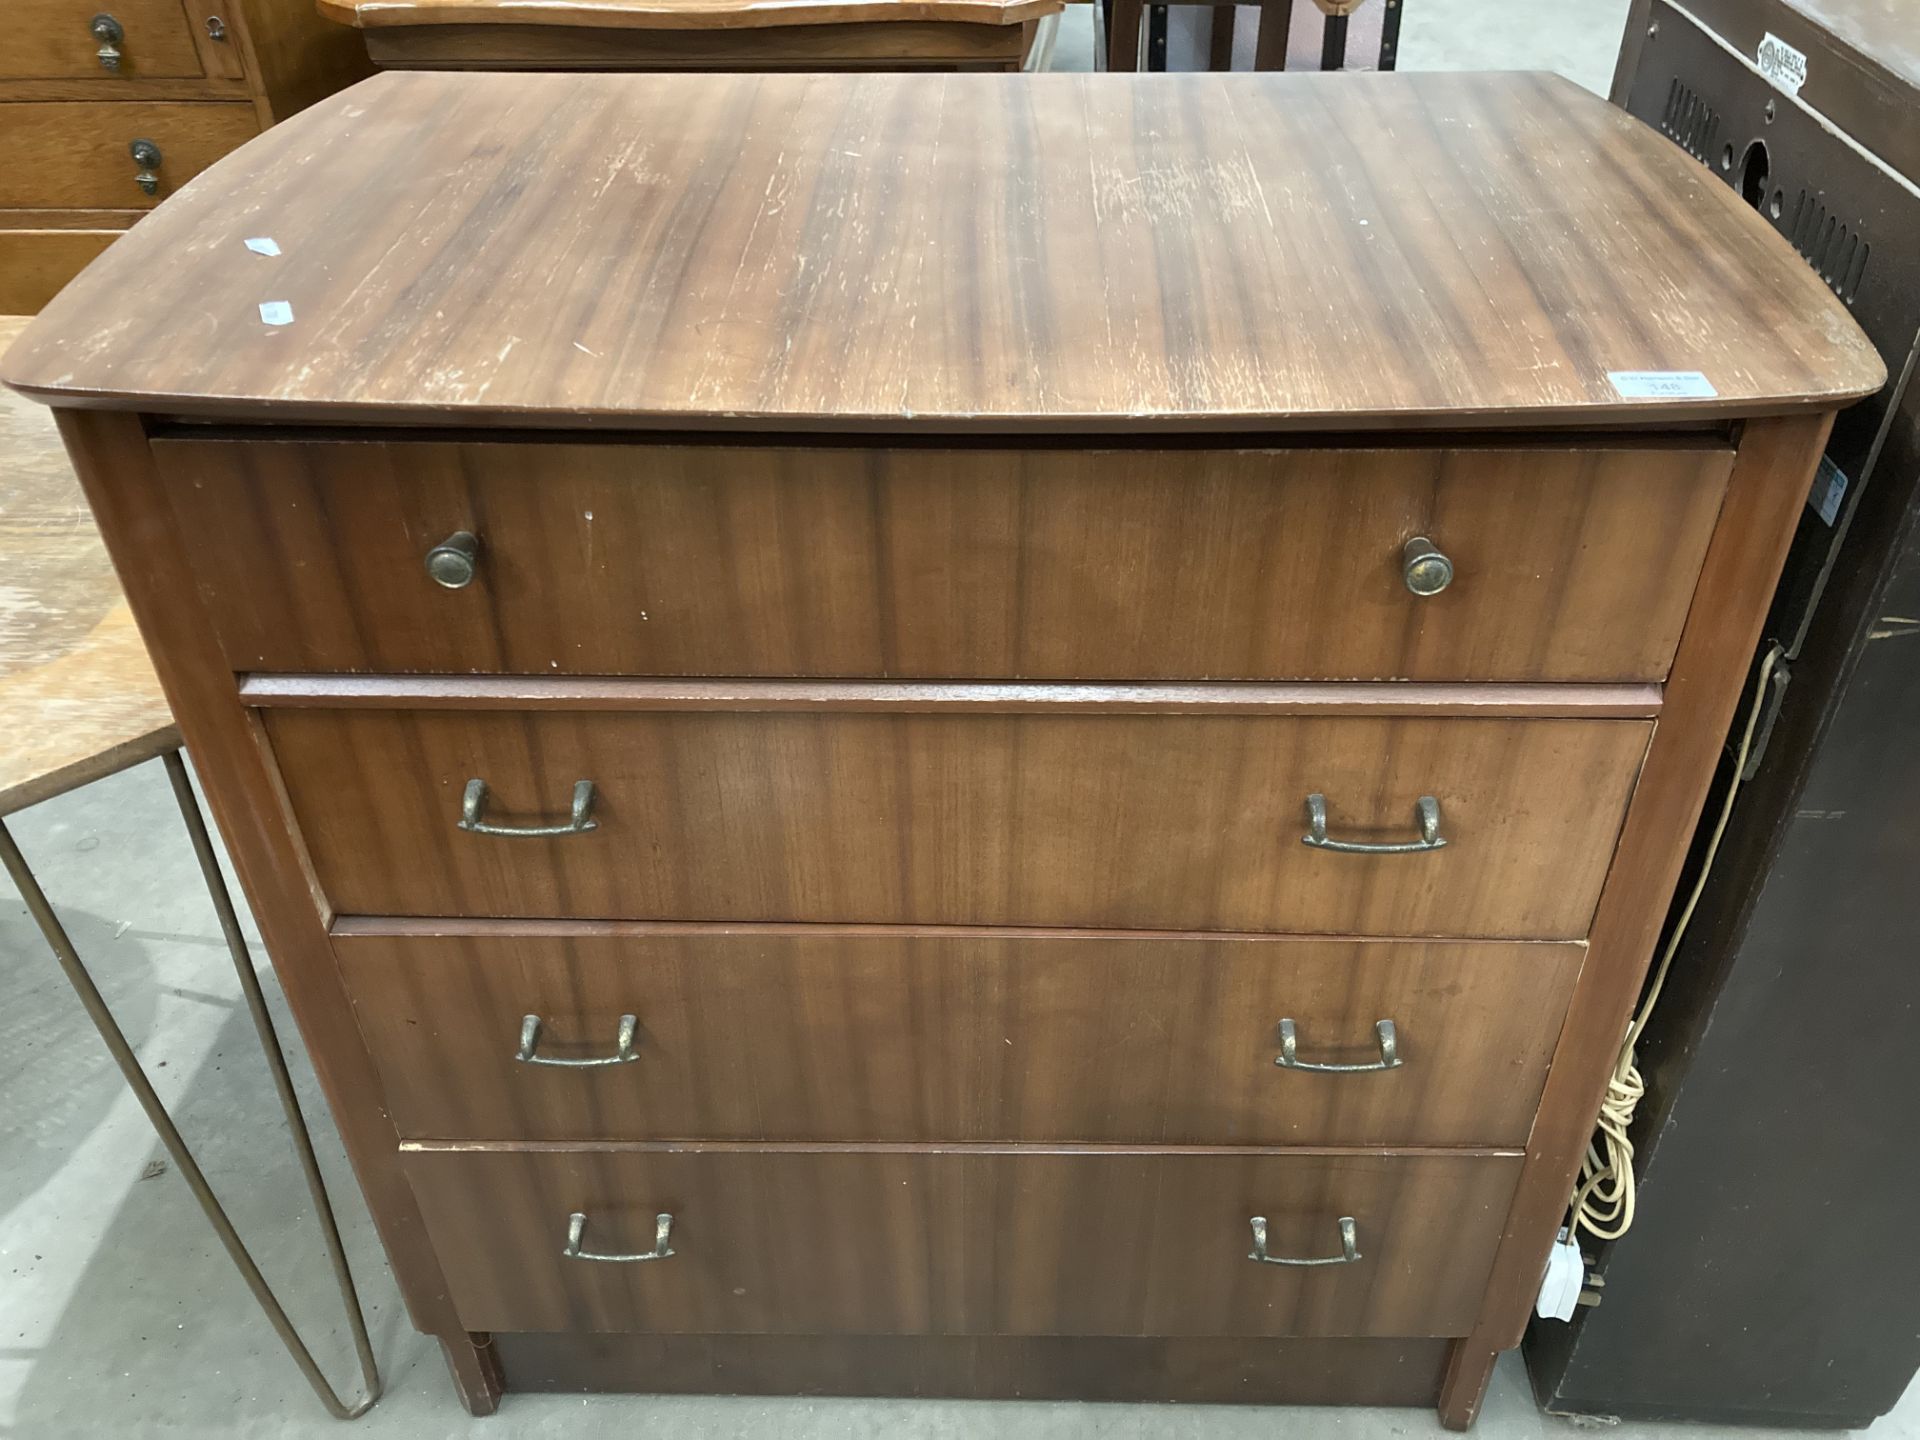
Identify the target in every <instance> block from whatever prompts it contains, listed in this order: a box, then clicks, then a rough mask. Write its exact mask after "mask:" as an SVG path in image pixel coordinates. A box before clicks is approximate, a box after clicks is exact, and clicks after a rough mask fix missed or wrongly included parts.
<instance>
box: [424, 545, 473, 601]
mask: <svg viewBox="0 0 1920 1440" xmlns="http://www.w3.org/2000/svg"><path fill="white" fill-rule="evenodd" d="M479 567H480V537H479V536H478V535H475V534H474V533H473V532H472V531H471V530H456V531H454V532H453V534H451V535H449V536H448V537H447V538H446V539H444V540H442V541H441V542H440V543H439V544H438V545H436V546H434V547H433V548H432V549H431V550H429V551H427V574H428V575H430V576H432V577H433V581H434V583H435V584H437V585H444V586H446V587H447V589H449V590H464V589H465V588H466V587H467V586H469V585H471V584H472V583H473V577H474V575H475V574H476V573H478V571H479Z"/></svg>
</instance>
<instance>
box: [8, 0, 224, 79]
mask: <svg viewBox="0 0 1920 1440" xmlns="http://www.w3.org/2000/svg"><path fill="white" fill-rule="evenodd" d="M103 16H104V17H105V18H106V19H107V20H108V21H110V22H111V26H112V27H113V28H114V29H117V31H118V34H117V35H116V34H114V33H113V30H112V29H109V30H107V31H106V32H105V33H102V34H96V33H95V32H94V26H95V24H96V21H97V20H98V19H99V18H100V17H103ZM4 24H5V26H6V43H5V44H3V45H0V80H114V79H120V80H138V79H148V80H158V79H163V78H170V79H184V78H189V77H194V76H198V75H199V74H200V73H201V66H200V53H199V50H198V48H197V47H196V46H195V44H194V39H193V18H192V16H190V15H189V14H188V10H187V6H186V4H185V3H184V0H110V3H109V0H102V3H100V4H94V5H89V4H84V3H75V0H7V6H6V16H5V21H4ZM103 51H104V52H106V53H105V54H104V55H103V53H102V52H103Z"/></svg>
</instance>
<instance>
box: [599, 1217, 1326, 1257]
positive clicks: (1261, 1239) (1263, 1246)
mask: <svg viewBox="0 0 1920 1440" xmlns="http://www.w3.org/2000/svg"><path fill="white" fill-rule="evenodd" d="M575 1218H576V1219H578V1218H579V1217H578V1216H576V1217H575ZM1248 1223H1249V1224H1250V1225H1252V1226H1253V1249H1251V1250H1249V1251H1248V1252H1247V1259H1249V1260H1258V1261H1259V1262H1260V1263H1261V1264H1262V1265H1351V1264H1352V1263H1353V1262H1354V1261H1356V1260H1358V1259H1359V1258H1360V1242H1359V1240H1358V1239H1356V1238H1355V1236H1354V1233H1353V1217H1352V1216H1351V1215H1342V1216H1341V1217H1340V1253H1339V1254H1338V1255H1316V1256H1314V1257H1313V1258H1311V1259H1308V1260H1297V1259H1295V1258H1294V1257H1293V1256H1291V1255H1269V1254H1267V1217H1266V1216H1264V1215H1255V1216H1254V1217H1253V1218H1252V1219H1251V1220H1250V1221H1249V1222H1248Z"/></svg>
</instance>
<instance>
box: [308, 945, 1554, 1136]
mask: <svg viewBox="0 0 1920 1440" xmlns="http://www.w3.org/2000/svg"><path fill="white" fill-rule="evenodd" d="M431 931H432V926H431V923H430V922H429V923H427V924H417V925H411V926H410V925H407V924H405V923H404V922H400V923H396V922H380V921H357V922H356V921H347V922H343V924H342V926H341V927H340V929H339V930H338V931H337V932H336V934H335V937H334V948H335V954H336V955H337V956H338V958H339V963H340V966H341V971H342V973H343V975H344V976H345V979H346V982H347V989H348V992H349V994H350V995H351V997H352V1000H353V1004H354V1010H355V1013H356V1015H357V1016H358V1018H359V1022H360V1029H361V1032H362V1033H363V1034H364V1035H365V1037H366V1039H367V1044H368V1047H369V1049H370V1050H371V1051H372V1054H373V1059H374V1063H375V1065H376V1066H377V1068H378V1069H379V1071H380V1078H381V1081H382V1085H383V1089H384V1092H385V1095H386V1099H387V1106H388V1109H389V1111H390V1112H391V1114H392V1115H393V1119H394V1123H395V1125H396V1126H397V1127H398V1128H399V1130H400V1133H401V1135H402V1137H403V1138H406V1139H415V1140H418V1139H441V1140H484V1141H543V1142H551V1141H578V1140H668V1139H687V1138H697V1139H709V1140H776V1141H854V1140H886V1141H950V1142H979V1141H1010V1142H1029V1143H1031V1142H1065V1141H1075V1140H1078V1141H1100V1142H1106V1143H1133V1144H1253V1145H1313V1144H1341V1145H1513V1146H1519V1145H1524V1144H1525V1143H1526V1139H1527V1133H1528V1130H1529V1128H1530V1126H1531V1123H1532V1120H1533V1112H1534V1107H1535V1105H1536V1104H1537V1103H1538V1101H1539V1098H1540V1091H1541V1087H1542V1085H1543V1083H1544V1081H1545V1078H1546V1071H1547V1062H1548V1059H1549V1058H1550V1056H1551V1054H1552V1051H1553V1045H1554V1041H1555V1039H1556V1037H1557V1036H1558V1035H1559V1033H1560V1024H1561V1019H1562V1017H1563V1016H1564V1014H1565V1011H1566V1005H1567V997H1568V994H1569V992H1570V991H1571V989H1572V986H1573V982H1574V979H1575V976H1576V975H1577V973H1578V970H1579V965H1580V958H1581V955H1582V953H1583V947H1582V946H1580V945H1578V944H1565V943H1543V942H1508V943H1490V942H1457V941H1456V942H1440V941H1434V942H1425V943H1421V942H1414V941H1391V940H1330V939H1320V938H1300V939H1295V938H1276V937H1264V936H1263V937H1255V936H1234V937H1226V936H1220V937H1210V938H1205V939H1200V938H1192V937H1176V936H1166V935H1126V934H1085V933H1083V934H1077V935H1076V934H1070V933H1062V932H1027V933H1009V932H1005V931H971V932H955V931H918V932H914V931H904V932H903V931H892V930H878V929H870V928H846V929H832V930H829V929H817V928H805V927H792V928H775V927H738V928H731V929H728V928H720V927H691V926H677V927H676V926H658V925H606V926H601V927H597V928H591V929H588V928H582V927H574V928H572V929H570V930H569V929H561V928H558V927H553V926H543V925H538V924H534V925H513V926H501V927H497V928H496V929H495V930H493V931H492V932H486V931H481V932H478V933H476V932H474V931H473V930H471V929H468V930H467V931H465V932H464V933H462V932H455V933H441V934H434V933H431ZM627 1017H631V1019H628V1018H627ZM1288 1034H1290V1035H1291V1037H1292V1044H1291V1047H1289V1046H1288V1044H1287V1040H1286V1036H1287V1035H1288ZM1329 1066H1337V1067H1345V1068H1340V1069H1329V1068H1325V1067H1329Z"/></svg>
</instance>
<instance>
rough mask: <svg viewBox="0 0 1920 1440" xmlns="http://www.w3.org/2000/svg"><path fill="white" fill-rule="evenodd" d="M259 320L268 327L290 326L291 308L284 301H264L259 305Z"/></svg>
mask: <svg viewBox="0 0 1920 1440" xmlns="http://www.w3.org/2000/svg"><path fill="white" fill-rule="evenodd" d="M260 318H261V319H262V320H264V321H266V322H267V324H269V325H291V324H292V323H293V306H291V305H289V304H288V303H287V302H286V301H284V300H265V301H262V302H261V305H260Z"/></svg>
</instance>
